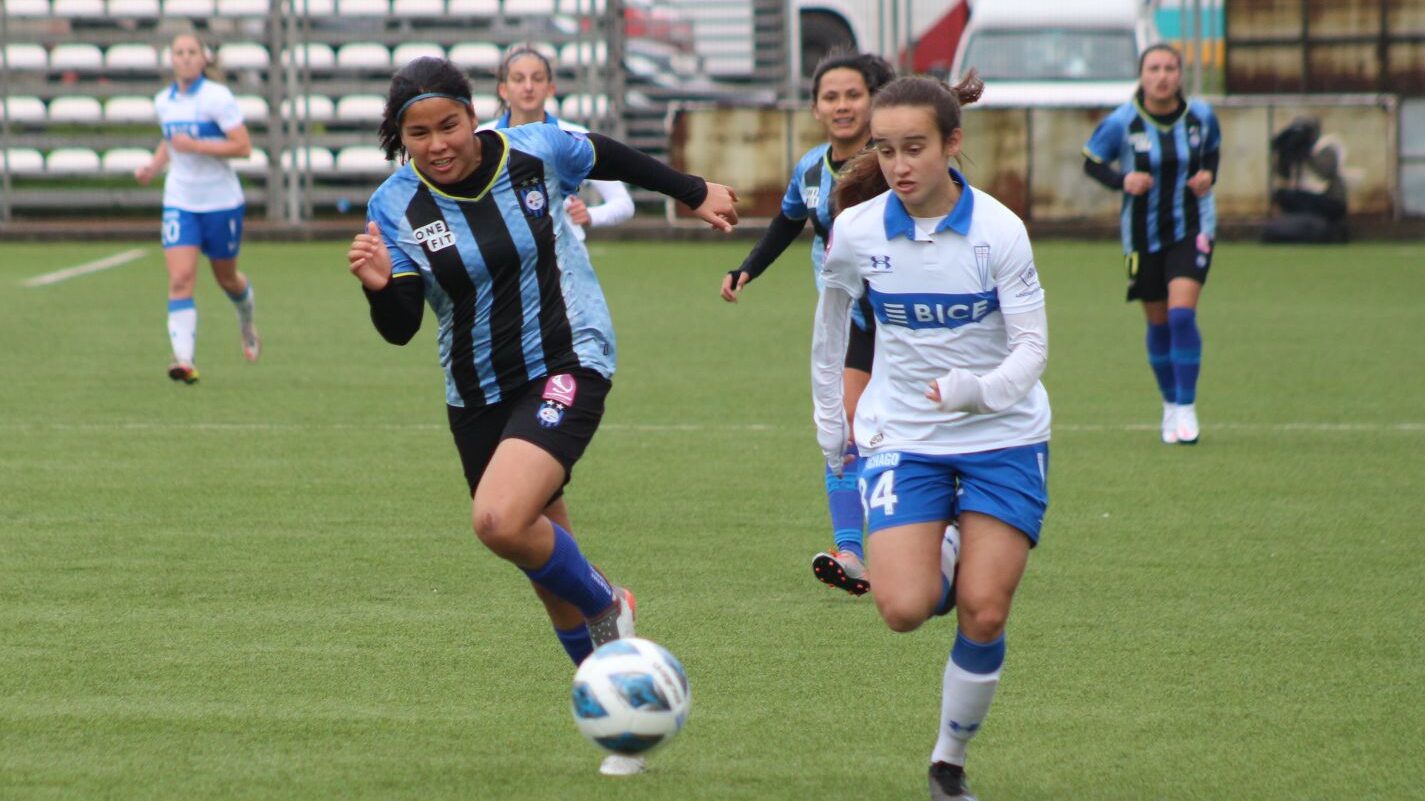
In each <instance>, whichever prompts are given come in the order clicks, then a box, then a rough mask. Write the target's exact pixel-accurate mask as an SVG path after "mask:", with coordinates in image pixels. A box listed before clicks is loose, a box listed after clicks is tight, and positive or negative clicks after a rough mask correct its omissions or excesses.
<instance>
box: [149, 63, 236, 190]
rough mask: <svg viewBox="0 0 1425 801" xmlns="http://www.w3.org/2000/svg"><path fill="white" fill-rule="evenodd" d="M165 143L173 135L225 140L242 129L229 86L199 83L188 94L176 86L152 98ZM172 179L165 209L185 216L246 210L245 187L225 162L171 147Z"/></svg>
mask: <svg viewBox="0 0 1425 801" xmlns="http://www.w3.org/2000/svg"><path fill="white" fill-rule="evenodd" d="M153 103H154V106H155V107H156V108H157V110H158V122H159V124H160V125H162V126H163V140H164V141H165V142H168V141H170V140H171V139H173V136H174V134H180V133H183V134H187V135H189V136H191V137H193V138H194V139H226V138H227V132H228V131H231V130H233V129H234V128H236V127H238V126H239V125H242V110H241V109H239V108H238V104H237V99H236V98H234V97H233V93H232V92H231V91H229V90H228V88H227V87H226V86H223V85H221V84H216V83H213V82H212V81H209V80H208V79H206V78H201V77H200V78H199V79H198V80H197V81H194V82H193V85H192V86H189V87H188V89H187V90H186V91H184V90H180V89H179V88H178V84H177V83H174V84H172V85H170V86H169V87H168V88H166V89H164V90H163V91H161V92H159V93H158V94H157V95H156V96H155V97H154V99H153ZM168 158H169V162H168V177H167V178H165V179H164V182H163V205H165V206H171V207H173V208H178V209H183V210H184V211H223V210H225V209H233V208H237V207H238V206H241V205H243V196H242V185H241V184H239V183H238V177H237V173H235V172H233V168H232V165H231V164H229V163H228V160H227V159H223V158H217V157H216V156H205V155H203V154H201V153H179V152H178V151H177V150H174V149H173V146H172V145H169V147H168Z"/></svg>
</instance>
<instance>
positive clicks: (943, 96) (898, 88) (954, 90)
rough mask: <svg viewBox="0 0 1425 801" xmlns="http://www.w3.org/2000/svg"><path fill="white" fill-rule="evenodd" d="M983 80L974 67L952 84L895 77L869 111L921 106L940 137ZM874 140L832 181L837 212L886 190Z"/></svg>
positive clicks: (977, 94)
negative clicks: (929, 115)
mask: <svg viewBox="0 0 1425 801" xmlns="http://www.w3.org/2000/svg"><path fill="white" fill-rule="evenodd" d="M984 91H985V82H984V81H982V80H980V76H979V74H978V73H976V72H975V70H970V71H969V72H968V73H967V74H966V75H965V77H964V78H962V79H961V80H960V82H959V83H957V84H955V85H954V86H950V85H949V84H946V83H945V82H944V81H937V80H935V79H933V78H922V77H905V78H897V79H895V80H894V81H891V82H890V83H888V84H886V86H885V87H884V88H883V89H881V91H879V92H877V93H876V96H875V98H874V99H873V100H872V101H871V114H872V116H873V117H874V115H875V113H876V111H877V110H878V109H883V108H895V107H899V106H912V107H917V108H925V109H927V110H929V111H930V112H931V117H933V118H934V119H935V127H936V129H937V130H938V131H939V133H940V136H941V138H947V137H949V136H950V134H952V133H954V132H955V129H956V128H959V127H960V109H961V107H963V106H968V105H969V104H971V103H973V102H975V101H976V100H979V99H980V95H982V94H984ZM875 145H876V142H875V140H874V139H873V140H871V149H870V150H868V151H866V152H865V153H862V154H860V155H858V156H856V157H855V158H854V159H852V160H851V161H849V162H847V163H846V166H844V167H842V169H841V175H840V176H839V177H838V178H837V181H836V196H835V198H834V200H835V206H834V208H835V209H836V211H837V212H840V211H841V210H842V209H848V208H850V207H852V206H854V205H856V204H857V203H865V202H866V201H868V200H870V199H871V198H873V197H876V196H877V195H879V194H881V193H883V192H885V191H887V190H889V189H890V185H889V184H888V183H886V176H885V173H883V172H882V171H881V164H880V160H879V158H878V157H877V155H876V151H875Z"/></svg>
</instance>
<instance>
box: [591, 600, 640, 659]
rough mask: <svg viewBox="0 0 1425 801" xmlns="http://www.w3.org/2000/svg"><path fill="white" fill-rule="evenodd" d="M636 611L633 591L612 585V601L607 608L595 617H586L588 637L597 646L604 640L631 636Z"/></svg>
mask: <svg viewBox="0 0 1425 801" xmlns="http://www.w3.org/2000/svg"><path fill="white" fill-rule="evenodd" d="M637 613H638V603H637V602H636V601H635V600H634V598H633V593H632V592H629V591H628V589H627V588H625V587H614V602H613V604H612V605H610V606H609V608H608V609H605V610H604V611H602V612H600V613H599V614H598V615H596V616H595V617H591V618H586V619H585V621H584V622H585V623H586V624H587V625H588V627H589V639H591V640H593V641H594V647H595V648H598V647H599V646H600V645H603V644H604V643H606V642H612V641H614V640H623V639H627V638H629V637H632V636H633V619H634V616H635V615H637Z"/></svg>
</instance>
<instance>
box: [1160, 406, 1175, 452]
mask: <svg viewBox="0 0 1425 801" xmlns="http://www.w3.org/2000/svg"><path fill="white" fill-rule="evenodd" d="M1177 443H1178V405H1177V404H1176V403H1166V402H1165V403H1164V404H1163V444H1164V445H1176V444H1177Z"/></svg>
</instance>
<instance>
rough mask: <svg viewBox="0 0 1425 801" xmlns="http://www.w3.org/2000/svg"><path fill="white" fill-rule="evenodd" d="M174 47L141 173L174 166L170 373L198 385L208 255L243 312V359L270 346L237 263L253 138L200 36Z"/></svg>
mask: <svg viewBox="0 0 1425 801" xmlns="http://www.w3.org/2000/svg"><path fill="white" fill-rule="evenodd" d="M171 52H172V55H173V83H172V84H171V85H170V86H168V87H166V88H164V89H163V91H161V92H159V93H158V94H157V95H156V96H155V97H154V105H155V106H156V108H157V110H158V121H159V124H160V125H162V127H163V141H162V142H161V143H159V145H158V149H157V150H155V151H154V154H153V159H152V160H150V161H149V163H148V164H145V165H144V166H142V167H139V168H138V169H137V170H135V171H134V177H135V178H137V179H138V182H139V183H140V184H145V185H147V184H148V183H149V182H150V181H152V180H153V178H154V176H156V175H158V174H159V173H160V172H162V171H163V169H164V168H165V167H167V168H168V177H167V178H166V179H165V180H164V182H163V227H162V230H161V238H162V241H163V258H164V262H165V263H166V264H167V266H168V338H169V340H170V342H171V343H172V346H173V363H172V364H170V365H169V367H168V377H169V378H172V379H173V380H174V381H181V382H183V383H185V384H192V383H195V382H197V380H198V368H197V367H195V366H194V358H193V356H194V348H195V344H196V339H197V335H198V309H197V306H195V305H194V303H193V283H194V281H195V279H196V278H197V273H198V255H199V253H200V252H201V253H202V254H203V255H205V256H207V257H208V261H209V263H210V264H211V265H212V267H213V277H214V278H216V279H217V281H218V285H219V286H221V287H222V288H223V291H224V292H225V293H227V296H228V299H229V300H231V301H232V302H233V307H234V308H235V309H236V310H237V318H238V331H239V334H240V336H241V337H242V354H243V356H244V357H245V358H246V359H247V360H248V361H250V362H255V361H257V356H258V353H259V352H260V351H261V348H262V340H261V339H259V338H258V335H257V325H256V323H255V322H254V319H253V317H254V311H255V309H254V303H253V295H252V282H251V281H249V280H248V277H247V276H246V275H244V274H243V273H242V272H240V271H239V270H238V267H237V255H238V247H239V245H240V244H241V242H242V219H243V194H242V186H241V185H240V184H239V183H238V178H237V173H235V172H233V168H232V165H231V164H229V163H228V159H235V158H246V157H247V156H248V154H250V153H251V152H252V142H251V140H250V139H249V137H248V133H247V126H245V125H244V124H243V120H242V111H241V110H240V109H239V108H238V105H237V100H236V99H234V98H233V93H232V92H231V91H229V90H228V88H227V87H226V86H223V85H221V84H217V83H213V82H212V81H210V80H208V79H207V78H206V77H205V76H204V75H203V70H204V69H206V68H207V66H208V63H209V61H210V59H209V56H208V50H207V49H206V48H205V47H204V46H203V43H202V42H200V41H198V37H197V36H195V35H193V34H191V33H183V34H179V35H178V36H176V37H174V39H173V44H172V46H171Z"/></svg>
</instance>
